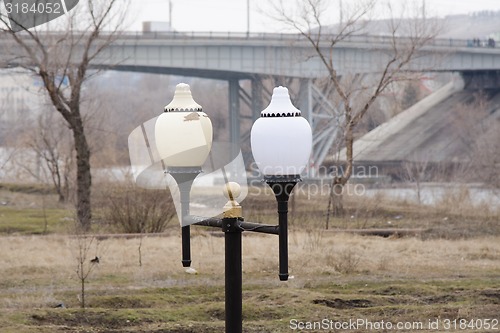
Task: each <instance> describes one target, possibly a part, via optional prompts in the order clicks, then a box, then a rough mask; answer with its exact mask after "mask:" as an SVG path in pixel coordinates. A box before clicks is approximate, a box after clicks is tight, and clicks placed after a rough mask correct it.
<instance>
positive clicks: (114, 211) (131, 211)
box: [101, 185, 175, 233]
mask: <svg viewBox="0 0 500 333" xmlns="http://www.w3.org/2000/svg"><path fill="white" fill-rule="evenodd" d="M102 195H103V198H102V201H101V203H102V207H101V208H102V209H101V211H102V218H103V219H104V222H105V223H106V224H108V225H110V226H111V227H112V228H113V229H115V230H117V231H119V232H125V233H158V232H163V231H164V230H165V228H166V227H167V225H168V224H169V223H170V222H171V220H172V218H173V217H174V216H175V207H174V204H173V202H172V198H171V196H170V194H169V192H168V191H166V190H149V189H141V188H138V187H137V186H133V185H130V186H122V187H113V188H111V189H108V190H106V191H103V193H102Z"/></svg>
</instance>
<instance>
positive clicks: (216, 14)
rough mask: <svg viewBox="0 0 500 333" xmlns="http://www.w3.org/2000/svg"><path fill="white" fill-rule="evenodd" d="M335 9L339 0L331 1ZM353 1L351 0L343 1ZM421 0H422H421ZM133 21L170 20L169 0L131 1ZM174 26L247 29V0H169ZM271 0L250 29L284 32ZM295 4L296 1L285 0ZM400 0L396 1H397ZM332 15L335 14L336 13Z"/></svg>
mask: <svg viewBox="0 0 500 333" xmlns="http://www.w3.org/2000/svg"><path fill="white" fill-rule="evenodd" d="M330 1H331V3H332V7H333V11H335V10H334V7H335V6H337V4H338V1H339V0H330ZM344 1H352V0H344ZM419 1H420V0H419ZM132 2H133V5H132V8H131V14H132V18H133V23H132V24H131V26H130V30H141V29H142V23H141V22H142V21H168V20H169V0H132ZM170 2H171V3H172V25H173V28H174V29H175V30H178V31H234V32H245V31H247V0H170ZM267 2H268V0H250V31H251V32H262V31H265V32H282V31H283V27H280V26H278V25H277V24H276V23H275V22H273V21H272V20H271V19H269V18H268V17H266V15H265V14H262V10H264V11H265V10H266V3H267ZM284 2H285V3H290V4H292V3H294V2H295V0H285V1H284ZM396 2H397V0H396ZM426 6H427V7H428V10H429V11H430V13H435V14H437V15H439V16H446V15H452V14H467V13H470V12H475V11H481V10H495V11H498V10H500V0H427V1H426ZM332 16H336V15H335V14H334V15H332Z"/></svg>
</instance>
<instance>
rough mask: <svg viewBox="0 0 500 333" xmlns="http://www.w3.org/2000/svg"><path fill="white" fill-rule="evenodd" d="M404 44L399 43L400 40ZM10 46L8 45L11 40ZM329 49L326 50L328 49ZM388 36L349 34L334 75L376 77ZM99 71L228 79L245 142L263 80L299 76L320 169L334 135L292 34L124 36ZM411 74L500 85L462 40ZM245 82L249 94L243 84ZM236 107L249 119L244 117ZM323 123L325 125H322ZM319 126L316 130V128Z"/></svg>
mask: <svg viewBox="0 0 500 333" xmlns="http://www.w3.org/2000/svg"><path fill="white" fill-rule="evenodd" d="M401 40H402V41H403V42H404V40H405V39H404V38H401ZM10 43H12V42H10ZM0 45H2V46H1V47H0V64H1V63H2V59H4V61H3V63H4V64H5V65H7V66H8V65H15V64H12V63H10V64H9V62H8V60H7V59H8V57H9V54H7V52H8V50H12V47H13V46H12V45H9V42H8V41H7V40H6V39H5V38H0ZM325 47H326V45H325ZM388 48H390V39H389V38H388V37H383V36H380V37H379V36H351V37H349V38H348V39H346V40H344V41H342V42H340V43H339V44H338V45H337V46H336V48H335V50H334V59H335V61H336V63H335V65H336V68H337V69H338V73H339V75H343V74H346V73H358V74H364V75H370V73H374V72H377V71H378V70H379V68H380V67H379V66H380V64H383V63H384V59H385V58H386V57H387V53H386V52H385V50H387V49H388ZM94 65H95V66H96V67H101V68H108V69H114V70H122V71H136V72H144V73H158V74H173V75H181V76H193V77H203V78H211V79H219V80H227V81H228V83H229V85H228V87H229V101H228V104H229V107H228V109H229V122H230V133H231V140H232V141H234V142H236V141H247V139H248V136H249V126H248V124H247V125H246V126H245V125H244V123H245V122H244V120H247V119H248V120H252V121H253V120H255V119H256V118H258V117H259V112H260V111H261V110H262V109H263V104H264V102H263V99H265V97H266V95H267V96H269V91H265V89H264V85H263V84H262V81H263V80H264V79H265V78H268V77H279V78H297V79H298V80H299V82H300V85H299V87H300V88H299V89H298V91H299V93H298V94H297V96H292V98H293V99H294V101H295V104H296V105H297V106H298V107H299V108H300V109H301V110H302V111H303V114H304V115H305V116H306V117H307V118H308V120H309V121H310V123H311V125H312V127H313V135H314V139H313V140H314V149H313V160H314V162H315V163H316V165H320V164H321V163H322V162H323V160H324V159H325V157H326V156H327V154H328V152H329V150H330V148H331V145H332V143H333V139H334V138H335V136H336V131H337V126H335V123H336V120H337V119H338V114H339V112H338V111H337V110H336V107H335V106H334V105H331V104H330V103H325V101H326V100H327V99H326V97H325V96H324V95H323V93H322V92H321V90H320V89H318V88H317V87H316V86H315V85H314V79H317V78H322V77H324V76H325V75H326V73H325V69H324V66H323V64H322V63H321V61H320V59H319V58H318V57H317V56H315V54H314V51H313V50H312V48H311V46H310V44H309V42H308V41H307V40H305V39H304V38H303V37H301V36H300V35H296V34H253V33H251V34H245V33H128V34H124V35H123V36H121V37H120V38H118V39H117V40H116V41H115V42H114V43H113V44H112V45H111V46H110V47H108V48H106V49H105V51H104V52H103V53H102V54H101V55H100V56H99V57H98V58H97V59H95V61H94ZM411 69H412V70H415V71H442V72H461V73H466V75H468V76H469V81H470V82H476V84H477V85H478V86H481V85H484V84H492V85H496V84H497V83H498V82H500V80H499V79H498V78H499V75H498V74H497V73H498V71H500V48H489V47H471V46H470V43H469V42H468V41H467V40H451V39H437V40H435V41H433V42H432V43H431V44H429V45H427V46H426V47H425V48H424V49H423V50H422V52H421V54H420V57H419V59H418V61H416V62H415V63H414V64H413V67H412V68H411ZM491 73H493V75H492V74H491ZM242 80H250V81H251V88H250V91H245V90H244V89H243V88H242V86H241V84H240V83H241V81H242ZM240 102H243V103H247V104H248V106H249V108H250V110H251V115H250V116H248V115H247V116H242V115H241V112H240ZM325 120H326V121H327V122H329V124H330V125H329V126H328V124H327V126H325ZM320 122H321V126H320V125H319V124H320Z"/></svg>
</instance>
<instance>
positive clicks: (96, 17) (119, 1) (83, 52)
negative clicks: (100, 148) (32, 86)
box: [0, 0, 128, 230]
mask: <svg viewBox="0 0 500 333" xmlns="http://www.w3.org/2000/svg"><path fill="white" fill-rule="evenodd" d="M127 8H128V1H127V0H99V1H93V0H87V1H81V2H80V4H79V5H78V6H77V7H76V8H75V9H74V10H73V11H71V12H70V13H68V14H66V15H64V17H62V19H65V21H64V26H62V27H59V29H58V30H57V33H50V32H47V31H46V30H45V29H38V28H32V29H29V30H27V29H24V30H23V31H20V32H18V33H16V31H15V30H13V29H12V28H11V27H10V25H9V23H8V21H9V19H8V18H7V17H5V16H0V21H1V22H0V24H3V27H1V32H2V35H4V36H7V37H9V38H10V41H13V42H14V43H13V44H11V49H12V51H13V54H12V56H13V57H12V59H11V61H12V62H15V63H17V64H19V65H20V66H23V67H26V68H28V69H29V70H31V71H32V72H33V73H34V74H35V75H37V76H39V77H40V79H41V81H42V82H43V89H44V90H45V91H46V93H47V94H48V96H49V99H50V101H51V103H52V104H53V106H54V107H55V109H56V110H57V111H58V112H59V113H60V115H61V116H62V117H63V118H64V120H65V121H66V124H67V126H68V127H69V128H70V130H71V131H72V134H73V141H74V147H75V152H76V210H77V218H78V221H79V223H80V224H81V225H82V227H83V228H84V229H85V230H89V229H90V222H91V217H92V213H91V185H92V179H91V174H90V156H91V150H90V147H89V143H88V140H87V135H86V131H85V119H84V114H83V113H82V108H81V102H82V98H83V97H82V93H83V86H84V83H85V81H86V80H87V79H88V77H89V76H90V75H89V74H90V72H89V68H90V66H91V64H92V62H93V61H94V60H95V59H96V57H97V56H98V55H99V54H100V53H102V51H103V50H104V49H105V48H106V47H108V46H109V45H110V44H111V43H112V42H113V41H114V40H115V39H116V38H117V36H119V34H120V31H121V30H122V28H123V26H122V25H123V22H124V16H125V14H126V11H127ZM60 19H61V18H60ZM58 21H59V19H58ZM16 30H17V28H16Z"/></svg>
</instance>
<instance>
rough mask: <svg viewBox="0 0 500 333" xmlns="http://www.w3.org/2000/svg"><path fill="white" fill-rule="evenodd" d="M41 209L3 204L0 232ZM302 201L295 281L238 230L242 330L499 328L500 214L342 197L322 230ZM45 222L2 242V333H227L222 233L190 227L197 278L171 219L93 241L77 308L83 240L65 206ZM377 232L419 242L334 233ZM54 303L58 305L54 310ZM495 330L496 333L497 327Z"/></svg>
mask: <svg viewBox="0 0 500 333" xmlns="http://www.w3.org/2000/svg"><path fill="white" fill-rule="evenodd" d="M2 195H6V194H5V193H3V194H2ZM23 198H24V199H23ZM23 198H21V197H18V201H17V202H18V203H21V202H24V201H22V200H25V199H26V201H25V202H26V204H27V205H29V202H30V200H31V203H33V202H35V201H36V200H38V199H39V197H29V196H26V197H23ZM252 200H253V201H252ZM38 204H39V202H35V204H34V205H32V206H34V207H31V208H29V207H28V206H23V205H21V204H20V206H14V207H0V208H1V209H0V227H1V226H3V225H6V224H8V218H7V217H8V216H11V215H9V214H12V209H14V208H16V207H17V208H20V209H21V211H22V212H28V213H29V214H30V216H33V215H35V213H36V214H40V211H39V210H36V209H38V208H39V206H37V205H38ZM295 204H296V207H302V208H301V209H300V210H298V209H296V210H295V211H293V210H292V221H291V227H290V229H291V231H290V236H289V251H290V275H291V276H293V278H291V279H290V280H289V281H288V282H280V281H279V280H278V274H277V273H278V271H277V266H278V254H277V250H278V242H277V238H276V236H272V235H258V234H251V233H246V234H244V237H243V252H244V253H243V285H244V286H243V303H244V305H243V316H244V324H243V326H244V331H245V332H294V331H301V332H320V331H325V332H329V331H332V332H333V331H336V330H334V329H332V330H330V329H325V330H319V329H305V328H304V329H302V330H300V329H293V328H295V327H294V326H293V325H294V323H295V324H296V323H298V322H301V323H303V324H304V325H305V323H306V322H315V321H316V322H319V321H322V320H324V319H327V320H332V321H334V322H338V323H340V322H348V321H349V320H354V321H355V320H364V321H365V322H367V323H368V322H369V323H371V324H372V325H373V324H374V323H379V322H381V321H384V322H386V323H387V322H391V323H398V322H400V323H414V324H418V323H422V325H423V326H422V327H421V328H422V329H420V327H418V326H417V328H418V331H422V332H431V331H434V332H436V331H446V330H445V326H444V325H445V324H446V323H453V321H454V320H455V323H456V325H460V323H467V325H468V326H464V327H463V329H462V328H461V327H459V326H458V327H457V329H456V330H451V329H450V330H447V331H457V332H458V331H460V332H478V331H481V332H494V331H495V330H493V327H491V328H490V329H489V330H487V329H485V328H484V326H483V327H482V329H479V327H478V325H479V324H480V323H485V321H484V319H490V320H497V321H498V320H499V319H500V315H499V313H500V233H499V232H498V228H499V225H498V224H499V219H498V214H497V213H495V212H493V213H492V212H485V211H484V210H483V211H479V210H478V211H477V213H474V212H473V213H471V214H466V213H465V212H464V211H458V210H455V209H453V207H448V208H446V207H444V206H440V207H438V206H436V207H433V208H428V209H421V207H418V206H412V205H410V204H407V203H397V204H396V203H390V202H385V201H383V200H382V199H380V198H378V199H372V200H363V202H362V203H359V202H358V203H356V202H350V201H347V202H346V206H347V209H348V214H347V215H346V218H344V219H334V220H333V221H332V224H331V227H330V230H328V231H326V230H324V227H323V223H324V218H323V216H322V215H321V214H324V212H320V211H319V209H318V207H319V206H320V205H323V204H324V201H319V200H317V201H314V204H313V203H311V201H310V200H306V199H304V198H302V199H301V198H298V200H297V202H296V203H295ZM245 206H246V207H248V209H247V210H246V212H247V216H248V219H249V220H254V221H256V220H268V221H266V222H270V220H272V218H273V215H272V214H273V210H274V205H273V203H272V202H269V203H265V199H262V198H258V199H252V198H248V199H246V200H245V202H244V207H245ZM37 207H38V208H37ZM463 207H465V204H464V205H463V206H462V208H463ZM29 209H33V211H29ZM51 209H61V207H55V205H54V206H51ZM48 212H49V213H50V210H48ZM49 213H47V210H46V213H45V216H50V219H52V220H54V221H55V220H57V221H59V222H57V221H55V222H54V221H52V220H51V221H49V223H48V226H49V227H48V234H46V235H33V234H29V232H26V231H22V232H19V231H18V232H8V231H3V235H2V236H0V253H1V257H0V327H1V329H0V331H1V332H2V333H3V332H16V333H23V332H222V331H223V330H224V329H223V327H224V239H223V237H222V233H221V232H220V231H214V230H210V229H206V228H202V227H193V228H192V229H193V238H192V253H193V267H194V268H195V269H196V271H197V273H196V274H188V273H186V272H185V271H184V269H183V268H182V266H181V264H180V248H181V244H180V230H179V228H177V226H176V225H175V224H172V225H170V226H169V228H168V229H167V231H166V232H165V233H163V234H161V235H146V236H143V237H135V238H125V237H115V236H111V237H107V238H92V237H91V238H88V239H87V240H89V239H92V244H91V246H90V250H89V252H88V255H87V258H86V260H85V265H87V267H88V265H90V262H89V260H90V259H92V258H94V256H95V255H97V256H99V258H100V262H99V264H97V265H95V268H94V270H93V271H92V272H91V273H90V275H89V277H88V279H87V281H86V287H87V291H86V303H87V308H86V309H84V310H83V309H80V308H79V297H80V282H79V280H78V278H77V274H76V269H77V258H78V249H79V245H78V244H79V242H78V241H79V240H80V241H81V240H82V238H81V237H80V238H79V237H76V236H74V235H72V234H71V233H69V232H68V231H67V230H69V229H68V228H66V229H64V226H62V225H61V223H62V222H61V221H65V220H67V216H66V217H65V216H64V214H62V213H61V212H59V211H55V212H52V213H53V215H50V214H52V213H50V214H49ZM47 214H48V215H47ZM61 214H62V215H61ZM12 216H14V217H13V218H15V219H20V220H22V219H23V217H22V216H21V217H19V216H18V214H13V215H12ZM398 216H402V217H399V218H396V217H398ZM42 220H43V219H40V221H42ZM16 221H17V220H16ZM56 222H57V223H56ZM388 222H391V223H390V224H388ZM32 223H34V224H36V223H38V222H36V221H35V222H32ZM382 227H384V228H388V227H390V228H415V229H419V230H420V231H419V232H418V233H417V234H416V235H414V236H408V237H399V236H397V235H394V236H391V237H387V238H383V237H377V236H361V235H356V234H350V233H344V232H341V231H339V230H340V229H361V228H362V229H370V228H372V229H374V228H382ZM332 229H333V230H332ZM6 230H13V229H12V228H11V229H8V228H7V229H6ZM61 230H66V231H64V232H63V231H61ZM80 244H81V243H80ZM139 247H140V252H139ZM139 259H140V260H141V263H142V265H139ZM58 304H64V308H55V306H56V305H58ZM471 320H475V321H474V322H471ZM478 320H479V321H478ZM429 321H432V322H438V323H439V325H440V326H439V330H433V329H430V328H428V324H429ZM471 323H472V324H471ZM408 325H410V324H408ZM496 327H497V329H498V330H500V324H497V326H496ZM369 328H370V327H367V326H366V325H365V326H363V327H358V328H357V329H355V330H351V331H353V332H365V331H384V330H382V329H375V328H373V327H372V330H370V329H369ZM417 328H415V326H414V327H413V328H412V329H406V330H404V329H401V330H392V331H405V332H413V331H416V330H417Z"/></svg>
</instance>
